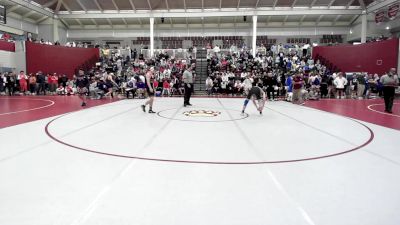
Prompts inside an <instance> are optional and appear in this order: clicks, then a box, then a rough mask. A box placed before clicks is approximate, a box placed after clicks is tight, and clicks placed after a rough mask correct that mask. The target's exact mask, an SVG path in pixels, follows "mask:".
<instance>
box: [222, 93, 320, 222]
mask: <svg viewBox="0 0 400 225" xmlns="http://www.w3.org/2000/svg"><path fill="white" fill-rule="evenodd" d="M217 101H218V102H219V104H220V105H221V106H222V108H224V110H225V106H224V105H223V104H222V102H221V101H220V100H219V99H218V98H217ZM225 111H226V112H227V114H228V115H229V117H232V115H231V114H230V113H229V112H228V111H227V110H225ZM232 122H233V123H234V124H235V126H236V128H237V129H238V130H239V133H240V134H241V135H242V137H243V138H244V139H245V140H246V142H247V143H248V144H249V145H250V146H251V148H252V149H253V152H254V153H255V155H256V156H257V157H259V158H261V159H262V160H265V159H264V157H263V156H262V155H261V154H260V151H259V150H258V149H257V148H256V147H255V146H254V145H253V143H252V142H251V141H250V139H249V138H248V137H247V135H246V134H245V133H244V131H243V130H242V129H241V128H240V126H239V124H238V123H237V122H236V121H232ZM265 168H266V172H267V173H268V176H269V177H270V178H271V180H272V181H273V183H274V184H275V186H276V188H277V189H278V191H279V192H281V194H282V195H283V196H284V197H285V198H286V200H288V201H289V202H290V204H292V205H293V206H294V207H295V208H296V209H297V210H298V211H299V213H300V214H301V216H302V217H303V218H304V220H305V221H306V222H307V223H308V224H309V225H315V223H314V222H313V220H312V219H311V217H310V216H309V215H308V213H307V212H306V210H304V208H303V207H301V205H300V204H299V203H298V202H297V201H295V200H294V199H293V198H292V197H290V195H289V193H288V192H287V191H286V190H285V188H284V187H283V186H282V184H281V183H280V182H279V181H278V179H277V178H276V176H275V175H274V174H273V173H272V171H271V170H270V169H269V168H268V167H265Z"/></svg>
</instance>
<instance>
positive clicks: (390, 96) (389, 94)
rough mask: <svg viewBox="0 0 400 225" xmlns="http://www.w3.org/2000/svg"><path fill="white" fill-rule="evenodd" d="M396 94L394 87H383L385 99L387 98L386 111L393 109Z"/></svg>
mask: <svg viewBox="0 0 400 225" xmlns="http://www.w3.org/2000/svg"><path fill="white" fill-rule="evenodd" d="M394 94H395V88H394V87H383V99H384V100H385V111H387V112H391V111H392V107H393V100H394Z"/></svg>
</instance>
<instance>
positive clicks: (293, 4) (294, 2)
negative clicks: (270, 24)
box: [292, 0, 297, 8]
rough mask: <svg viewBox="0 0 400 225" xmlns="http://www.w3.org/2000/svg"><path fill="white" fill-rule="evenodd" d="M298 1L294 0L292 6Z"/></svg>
mask: <svg viewBox="0 0 400 225" xmlns="http://www.w3.org/2000/svg"><path fill="white" fill-rule="evenodd" d="M296 3H297V0H294V1H293V3H292V8H293V7H294V6H295V5H296Z"/></svg>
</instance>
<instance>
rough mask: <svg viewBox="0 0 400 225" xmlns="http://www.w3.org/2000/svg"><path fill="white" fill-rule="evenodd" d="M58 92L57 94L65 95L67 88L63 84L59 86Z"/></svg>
mask: <svg viewBox="0 0 400 225" xmlns="http://www.w3.org/2000/svg"><path fill="white" fill-rule="evenodd" d="M56 93H57V95H65V88H64V87H63V86H62V85H60V86H58V88H57V89H56Z"/></svg>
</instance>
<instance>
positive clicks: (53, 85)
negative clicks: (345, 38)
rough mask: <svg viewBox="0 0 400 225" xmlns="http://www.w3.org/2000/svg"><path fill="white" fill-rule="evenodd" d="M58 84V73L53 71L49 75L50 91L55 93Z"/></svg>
mask: <svg viewBox="0 0 400 225" xmlns="http://www.w3.org/2000/svg"><path fill="white" fill-rule="evenodd" d="M57 84H58V76H57V74H56V73H53V74H52V75H50V76H49V86H50V93H52V94H55V93H56V89H57Z"/></svg>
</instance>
